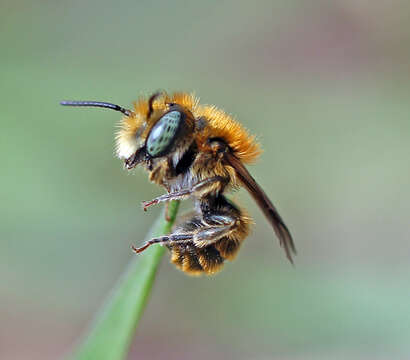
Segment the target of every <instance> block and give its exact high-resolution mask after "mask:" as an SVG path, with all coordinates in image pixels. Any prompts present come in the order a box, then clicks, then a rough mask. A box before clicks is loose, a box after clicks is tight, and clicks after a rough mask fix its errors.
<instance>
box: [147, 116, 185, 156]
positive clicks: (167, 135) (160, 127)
mask: <svg viewBox="0 0 410 360" xmlns="http://www.w3.org/2000/svg"><path fill="white" fill-rule="evenodd" d="M181 118H182V114H181V113H180V112H179V111H170V112H168V113H166V114H165V115H164V116H163V117H161V118H160V119H159V120H158V121H157V123H156V124H155V125H154V126H153V128H152V129H151V132H150V133H149V135H148V139H147V145H146V146H147V152H148V154H149V155H151V156H152V157H156V156H161V155H164V154H165V153H166V151H167V150H168V149H169V147H170V145H171V144H172V142H173V140H174V139H175V136H176V134H177V131H178V128H179V125H180V123H181Z"/></svg>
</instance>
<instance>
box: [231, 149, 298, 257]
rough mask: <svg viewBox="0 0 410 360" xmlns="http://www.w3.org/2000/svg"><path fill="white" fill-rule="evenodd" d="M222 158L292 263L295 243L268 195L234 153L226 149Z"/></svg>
mask: <svg viewBox="0 0 410 360" xmlns="http://www.w3.org/2000/svg"><path fill="white" fill-rule="evenodd" d="M223 159H224V161H225V163H226V164H227V165H230V166H232V167H233V168H234V169H235V171H236V175H237V176H238V178H239V180H240V181H241V183H242V184H243V185H244V186H245V188H246V189H247V190H248V191H249V193H250V194H251V196H252V197H253V198H254V200H255V201H256V203H257V204H258V206H259V208H260V209H261V210H262V212H263V213H264V214H265V216H266V218H267V219H268V221H269V222H270V224H271V225H272V227H273V230H274V231H275V233H276V236H277V237H278V238H279V243H280V246H281V247H282V248H283V249H284V250H285V252H286V257H287V258H288V259H289V261H290V262H291V263H292V264H293V260H292V253H293V254H296V248H295V244H294V243H293V239H292V235H291V234H290V232H289V230H288V228H287V226H286V225H285V223H284V222H283V220H282V218H281V217H280V215H279V213H278V212H277V210H276V208H275V206H273V204H272V202H271V201H270V200H269V198H268V196H267V195H266V194H265V192H264V191H263V190H262V188H261V187H260V186H259V185H258V183H257V182H256V181H255V179H254V178H253V177H252V175H251V174H250V173H249V171H248V170H247V169H246V167H245V166H244V165H243V164H242V162H241V161H240V160H239V159H238V158H237V157H236V156H235V155H233V154H232V153H230V152H229V151H227V152H225V153H224V158H223Z"/></svg>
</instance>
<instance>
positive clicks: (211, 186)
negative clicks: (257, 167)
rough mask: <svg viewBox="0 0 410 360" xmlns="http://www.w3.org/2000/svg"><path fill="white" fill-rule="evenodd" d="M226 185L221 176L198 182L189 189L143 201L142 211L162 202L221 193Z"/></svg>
mask: <svg viewBox="0 0 410 360" xmlns="http://www.w3.org/2000/svg"><path fill="white" fill-rule="evenodd" d="M226 183H227V181H226V179H224V178H223V177H222V176H214V177H211V178H209V179H205V180H202V181H200V182H199V183H197V184H195V185H194V186H193V187H192V188H191V189H184V190H180V191H175V192H173V193H169V194H164V195H161V196H158V197H157V198H155V199H152V200H151V201H143V202H142V206H143V209H144V211H147V209H148V208H149V207H150V206H151V205H155V204H158V203H160V202H164V201H171V200H184V199H186V198H188V197H190V196H196V197H198V198H200V197H202V196H204V195H206V194H209V193H211V192H219V191H221V190H222V189H223V187H224V186H225V184H226Z"/></svg>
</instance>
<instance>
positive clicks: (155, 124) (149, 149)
mask: <svg viewBox="0 0 410 360" xmlns="http://www.w3.org/2000/svg"><path fill="white" fill-rule="evenodd" d="M156 96H158V95H156ZM151 98H152V97H151ZM151 98H150V99H149V100H148V101H146V102H145V104H146V105H147V106H146V107H147V109H146V108H145V106H142V105H144V104H141V103H137V104H136V105H135V112H134V113H133V114H132V115H131V116H127V117H124V118H123V120H122V124H121V130H120V132H119V133H118V135H117V153H118V156H119V157H120V158H122V159H124V162H125V165H126V168H127V169H132V168H133V167H135V166H136V165H138V164H140V163H145V164H150V165H149V167H151V165H152V162H155V161H158V160H160V159H161V158H164V157H170V156H172V155H173V154H174V153H175V152H177V151H178V149H180V148H183V147H184V145H186V144H187V143H188V142H192V134H193V131H194V129H195V126H194V124H195V123H194V120H193V115H192V114H191V113H190V111H189V110H188V109H185V108H184V107H183V106H181V105H179V104H176V103H172V102H170V103H168V102H166V101H161V100H163V99H159V100H157V101H155V99H154V100H151ZM189 139H190V141H189Z"/></svg>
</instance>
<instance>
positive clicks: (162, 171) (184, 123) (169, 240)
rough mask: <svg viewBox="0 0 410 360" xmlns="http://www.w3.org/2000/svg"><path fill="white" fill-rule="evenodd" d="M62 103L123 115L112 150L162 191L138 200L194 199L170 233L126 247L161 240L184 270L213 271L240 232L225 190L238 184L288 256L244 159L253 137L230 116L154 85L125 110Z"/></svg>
mask: <svg viewBox="0 0 410 360" xmlns="http://www.w3.org/2000/svg"><path fill="white" fill-rule="evenodd" d="M61 104H62V105H66V106H94V107H102V108H108V109H112V110H115V111H119V112H121V113H122V114H123V117H122V120H121V122H120V130H119V132H118V133H117V136H116V152H117V156H118V157H119V158H120V159H122V160H123V161H124V165H125V168H126V169H129V170H130V169H133V168H135V167H136V166H137V165H139V166H142V167H143V168H145V169H146V170H147V171H148V173H149V179H150V181H152V182H154V183H156V184H158V185H160V186H162V187H164V188H165V189H166V191H167V192H166V194H164V195H162V196H159V197H157V198H155V199H153V200H151V201H145V202H143V208H144V210H147V208H148V207H150V206H152V205H154V204H159V203H166V202H169V201H172V200H185V199H188V198H192V199H193V200H194V211H193V213H192V214H191V215H190V216H189V219H188V220H186V221H184V222H182V223H181V224H180V225H177V226H176V227H175V228H174V230H173V231H172V233H171V234H169V235H164V236H160V237H157V238H154V239H151V240H149V241H148V242H146V243H145V244H144V245H143V246H141V247H139V248H136V247H133V250H134V251H135V253H141V252H143V251H144V250H145V249H147V248H148V247H149V246H151V245H153V244H161V245H164V246H166V247H167V248H168V249H169V250H170V252H171V262H172V263H174V264H175V265H176V267H177V268H179V269H181V270H182V271H184V272H186V273H188V274H191V275H200V274H207V275H210V274H215V273H216V272H218V271H220V270H221V268H222V266H223V265H224V262H225V260H233V259H234V258H235V256H236V255H237V253H238V250H239V248H240V246H241V244H242V242H243V241H244V239H245V238H246V237H247V236H248V234H249V230H250V225H251V223H252V219H251V218H250V216H249V215H248V214H247V212H246V211H245V210H244V209H241V208H240V207H238V206H237V205H235V204H234V203H233V202H232V201H230V200H229V199H228V198H227V197H226V196H225V194H226V193H227V192H228V191H230V190H234V189H238V188H240V187H244V188H246V189H247V190H248V192H249V193H250V195H251V196H252V197H253V198H254V200H255V201H256V203H257V204H258V206H259V207H260V209H261V210H262V212H263V213H264V215H265V216H266V218H267V220H268V221H269V222H270V224H271V225H272V227H273V230H274V232H275V233H276V236H277V237H278V238H279V242H280V245H281V247H283V249H284V250H285V253H286V256H287V258H288V259H289V261H290V262H292V263H293V261H292V254H296V249H295V245H294V243H293V240H292V236H291V234H290V232H289V230H288V228H287V227H286V225H285V223H284V222H283V220H282V218H281V217H280V215H279V213H278V212H277V210H276V208H275V207H274V206H273V204H272V202H271V201H270V200H269V198H268V196H267V195H266V194H265V192H264V191H263V190H262V188H261V187H260V186H259V185H258V183H257V182H256V181H255V179H254V178H253V177H252V175H251V174H250V173H249V172H248V170H247V169H246V167H245V164H248V163H251V162H253V161H255V160H256V158H257V157H258V156H259V155H260V153H261V150H260V146H259V144H258V143H257V142H256V139H255V137H254V136H251V135H250V134H248V132H247V131H246V130H245V129H244V128H243V127H242V126H241V125H240V124H239V123H238V122H237V121H235V120H234V119H233V118H232V117H231V116H230V115H228V114H227V113H225V112H224V111H222V110H220V109H218V108H216V107H215V106H212V105H201V104H200V103H199V100H198V99H197V98H196V97H195V96H194V95H192V94H188V93H184V92H176V93H173V94H168V93H166V92H156V93H154V94H153V95H151V96H150V97H148V98H145V97H141V98H140V99H139V100H137V101H136V102H135V103H134V108H133V110H128V109H124V108H122V107H121V106H118V105H115V104H111V103H105V102H94V101H63V102H61Z"/></svg>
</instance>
